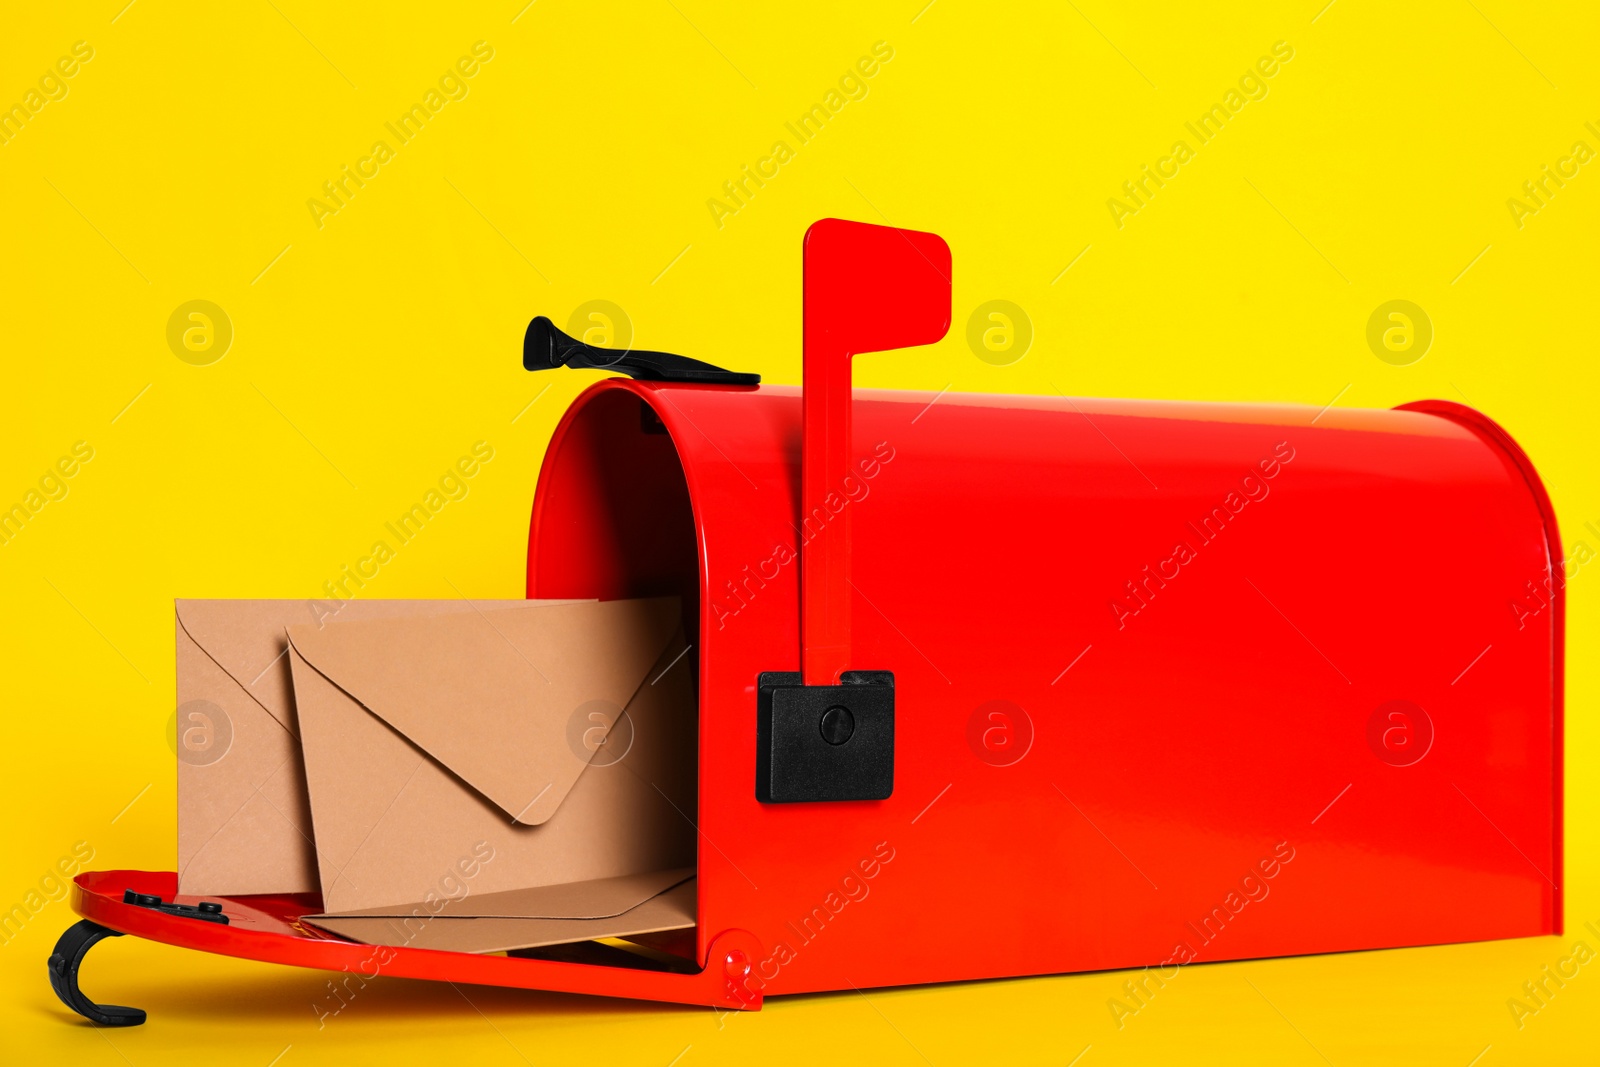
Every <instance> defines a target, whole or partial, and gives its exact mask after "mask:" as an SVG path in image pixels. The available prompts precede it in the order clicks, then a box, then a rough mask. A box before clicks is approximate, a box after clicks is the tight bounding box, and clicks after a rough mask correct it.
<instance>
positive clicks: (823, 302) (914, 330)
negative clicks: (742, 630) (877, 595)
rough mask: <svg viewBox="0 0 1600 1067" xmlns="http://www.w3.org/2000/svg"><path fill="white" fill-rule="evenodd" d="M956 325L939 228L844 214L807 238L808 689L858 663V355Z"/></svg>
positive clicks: (804, 645)
mask: <svg viewBox="0 0 1600 1067" xmlns="http://www.w3.org/2000/svg"><path fill="white" fill-rule="evenodd" d="M949 329H950V246H949V245H947V244H945V243H944V239H943V238H941V237H940V236H939V235H938V234H932V233H923V232H921V231H919V230H899V229H894V228H892V227H889V226H871V225H868V224H866V223H862V222H846V221H844V220H843V219H823V220H821V221H820V222H817V223H814V224H813V225H812V227H811V228H810V229H809V230H807V231H806V236H805V356H804V367H803V379H804V386H805V399H804V401H803V404H802V409H803V413H802V425H803V428H804V443H803V452H802V459H801V465H800V506H801V523H802V527H803V528H804V529H805V532H806V534H807V536H806V537H805V538H804V539H803V541H802V545H801V549H800V583H801V584H800V666H801V671H802V673H803V674H804V677H805V684H806V685H835V684H837V683H838V681H839V673H840V672H841V671H844V670H846V669H848V668H849V667H850V662H849V661H850V509H849V507H848V505H846V506H845V507H843V508H841V509H840V510H839V511H838V512H837V513H834V512H833V511H831V510H830V509H829V508H828V506H827V503H826V501H827V499H828V497H829V496H834V497H835V498H836V499H840V500H847V499H848V497H846V495H845V489H844V484H845V479H846V478H847V477H849V476H850V475H852V474H853V473H854V471H853V470H852V468H851V462H852V460H851V456H852V453H851V446H850V357H851V356H856V355H860V354H861V353H863V352H883V351H887V350H888V349H891V348H911V347H913V346H915V345H930V344H933V343H934V342H935V341H938V340H939V339H940V338H942V337H944V335H945V333H946V331H948V330H949Z"/></svg>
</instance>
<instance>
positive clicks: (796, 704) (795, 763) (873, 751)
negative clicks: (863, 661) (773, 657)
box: [756, 671, 894, 804]
mask: <svg viewBox="0 0 1600 1067" xmlns="http://www.w3.org/2000/svg"><path fill="white" fill-rule="evenodd" d="M839 681H840V684H839V685H806V684H805V683H804V681H803V680H802V677H801V675H800V674H799V673H798V672H792V671H764V672H762V673H761V674H760V675H759V676H758V677H757V679H756V702H757V714H756V799H757V800H760V801H761V802H762V803H764V804H794V803H804V802H808V801H825V800H887V799H888V798H889V794H891V793H893V792H894V674H893V673H892V672H890V671H845V672H844V673H843V674H841V675H840V676H839Z"/></svg>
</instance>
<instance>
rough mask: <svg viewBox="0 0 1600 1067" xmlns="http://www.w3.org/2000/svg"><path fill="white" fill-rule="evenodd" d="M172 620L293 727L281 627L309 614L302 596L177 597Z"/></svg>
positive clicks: (200, 647)
mask: <svg viewBox="0 0 1600 1067" xmlns="http://www.w3.org/2000/svg"><path fill="white" fill-rule="evenodd" d="M173 607H174V610H175V611H176V613H177V616H178V626H179V628H180V629H181V630H182V631H183V633H184V634H186V635H188V637H189V639H190V640H191V641H193V642H194V643H195V645H197V646H198V647H199V649H200V651H202V652H204V653H205V654H206V655H207V656H209V657H210V658H211V659H212V661H213V662H215V663H216V665H217V666H219V667H221V668H222V669H223V670H224V671H226V672H227V673H228V676H229V677H230V678H232V679H233V680H234V681H235V682H238V683H239V687H240V688H241V689H243V690H244V691H245V692H246V693H248V694H250V696H251V697H252V698H253V699H254V700H255V701H256V703H258V704H260V705H261V706H262V707H263V708H265V709H266V710H267V713H268V714H269V715H271V716H272V717H273V718H274V719H277V720H278V722H279V723H281V724H282V725H283V726H284V728H286V729H287V730H289V731H290V732H291V733H293V732H294V695H293V690H292V689H291V687H290V682H289V671H288V669H287V667H286V665H285V664H284V663H283V654H284V652H285V646H284V642H283V628H284V627H285V626H287V625H289V624H290V623H292V622H302V621H305V620H308V619H314V618H315V617H316V616H315V615H313V614H311V612H310V611H309V609H308V608H307V607H306V602H305V601H303V600H288V601H286V600H177V601H174V602H173Z"/></svg>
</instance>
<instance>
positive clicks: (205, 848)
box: [174, 600, 565, 896]
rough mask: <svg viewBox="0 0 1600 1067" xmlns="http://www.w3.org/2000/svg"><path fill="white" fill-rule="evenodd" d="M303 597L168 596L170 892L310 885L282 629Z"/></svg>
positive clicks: (451, 607) (349, 611) (352, 612)
mask: <svg viewBox="0 0 1600 1067" xmlns="http://www.w3.org/2000/svg"><path fill="white" fill-rule="evenodd" d="M315 603H316V604H317V605H319V606H320V605H321V604H322V602H321V601H317V602H315ZM526 603H529V601H525V600H477V601H466V600H355V601H345V602H343V603H342V605H341V607H340V609H339V611H338V614H337V616H336V617H337V618H339V619H343V620H353V619H377V618H389V617H395V616H405V617H414V616H422V615H437V614H451V613H456V612H469V613H470V612H478V611H493V610H498V609H501V608H505V607H512V606H520V605H523V604H526ZM556 603H565V602H564V601H558V602H556ZM312 604H313V602H312V601H307V600H178V601H176V602H175V603H174V608H175V612H174V614H175V615H176V619H177V679H178V692H177V696H178V724H177V751H178V883H179V886H178V891H179V892H180V893H188V894H194V895H197V896H244V895H250V894H260V893H314V892H316V891H317V889H318V888H319V883H318V880H317V863H316V856H315V853H314V847H313V843H312V834H311V809H310V805H309V803H308V801H307V798H306V788H305V772H304V768H303V765H302V763H301V756H300V741H299V736H298V733H299V727H298V725H297V723H296V717H295V708H294V697H293V690H292V687H291V683H290V670H289V660H288V655H287V653H288V648H289V646H288V639H287V637H286V636H285V633H284V630H285V628H286V627H288V626H291V625H295V624H300V623H304V622H306V621H307V620H308V619H317V618H318V613H317V612H315V611H313V610H312ZM320 614H321V615H323V616H326V615H327V614H328V612H327V611H326V610H323V611H322V612H321V613H320Z"/></svg>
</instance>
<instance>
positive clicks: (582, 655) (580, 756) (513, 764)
mask: <svg viewBox="0 0 1600 1067" xmlns="http://www.w3.org/2000/svg"><path fill="white" fill-rule="evenodd" d="M679 626H680V621H679V605H678V600H677V598H676V597H663V598H657V599H651V600H612V601H600V602H590V603H569V604H550V603H538V602H534V601H529V602H528V603H527V604H526V605H525V606H520V607H508V608H503V609H501V610H499V611H495V612H492V613H484V612H464V613H456V614H453V615H441V616H437V617H432V618H393V619H381V620H364V621H359V622H331V623H327V624H325V625H323V626H322V627H321V628H318V627H316V626H292V627H290V628H289V631H288V633H289V640H290V641H291V642H292V643H293V645H294V647H295V651H296V652H298V653H299V654H300V656H301V657H302V658H303V659H304V660H305V661H306V663H308V664H309V665H310V666H311V667H312V668H314V669H315V670H316V671H317V672H318V673H320V674H322V675H323V676H324V677H326V678H327V679H328V680H329V681H330V682H332V683H333V684H334V685H336V686H338V687H339V688H340V689H342V690H344V691H345V692H346V693H348V694H349V695H350V696H351V697H352V698H353V699H355V700H356V701H358V702H359V703H360V704H361V705H362V706H363V707H365V708H366V709H367V710H368V711H370V712H372V713H373V714H374V715H376V716H378V717H379V718H380V719H382V720H383V721H384V722H386V723H388V724H389V725H390V726H392V727H393V728H394V729H396V730H398V731H399V732H400V733H401V734H403V735H405V737H406V738H408V739H409V740H410V741H411V742H412V743H413V744H415V745H417V746H418V747H419V748H421V749H423V750H424V751H426V752H427V753H428V754H429V755H431V756H432V757H433V758H434V759H437V760H438V761H439V762H440V763H441V764H443V765H444V766H445V767H447V768H449V769H450V771H451V772H453V773H454V774H455V775H457V776H458V777H459V778H461V779H462V780H463V781H465V782H466V783H467V784H468V785H470V786H472V787H473V788H474V789H476V790H477V791H478V792H480V793H482V794H483V795H484V796H485V797H487V798H488V799H489V800H490V801H492V802H493V803H494V804H495V805H497V806H498V807H499V808H500V809H501V810H502V811H504V812H505V813H506V814H507V815H508V816H510V817H511V818H512V820H513V821H515V822H519V823H522V824H524V825H538V824H540V823H543V822H544V821H545V820H547V819H549V818H550V816H551V815H553V814H554V813H555V811H556V809H557V808H558V807H559V806H560V804H561V802H562V800H563V799H565V797H566V795H567V793H568V791H569V790H571V788H572V786H573V784H574V783H575V782H576V781H577V780H578V776H579V775H580V774H581V773H582V772H583V770H584V768H585V767H587V766H588V763H589V760H590V758H591V757H592V756H593V753H594V751H595V748H594V747H593V746H588V745H586V744H585V743H584V734H585V731H588V730H594V729H605V730H609V729H610V726H611V724H612V723H613V722H615V721H616V718H617V717H618V716H620V715H621V714H622V709H623V708H624V707H626V706H627V704H628V702H629V701H630V700H631V699H632V697H633V695H634V693H635V692H636V691H637V690H638V689H639V687H640V685H641V684H643V683H645V682H647V681H648V679H647V678H646V677H645V675H646V674H647V673H648V672H649V669H650V667H651V665H652V664H654V663H655V662H656V660H657V659H658V657H659V656H660V655H661V653H662V651H663V650H664V649H665V647H666V645H667V643H668V641H670V640H672V638H673V637H674V636H675V635H676V634H677V632H678V629H679Z"/></svg>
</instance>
